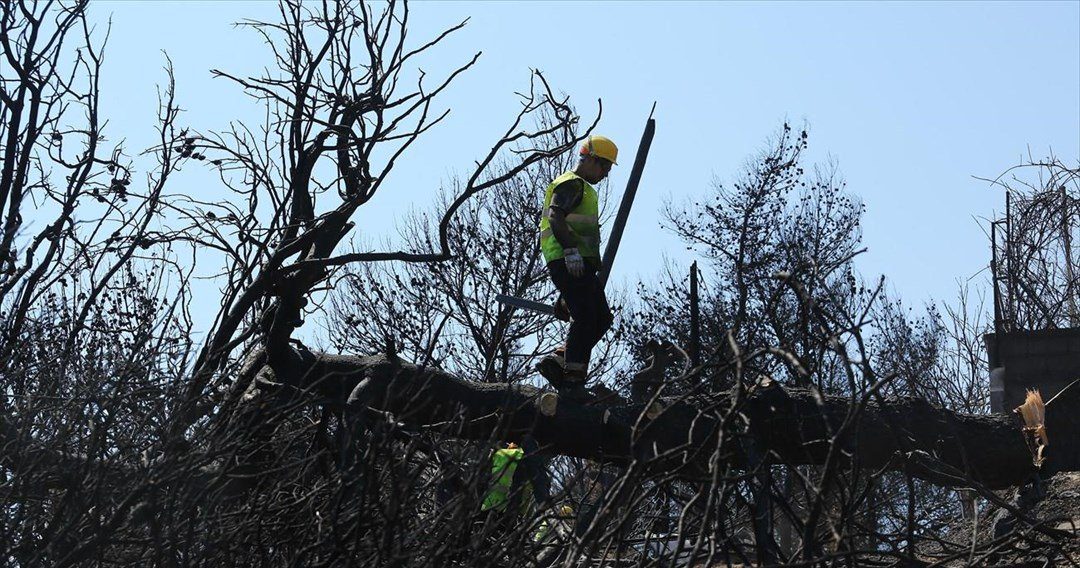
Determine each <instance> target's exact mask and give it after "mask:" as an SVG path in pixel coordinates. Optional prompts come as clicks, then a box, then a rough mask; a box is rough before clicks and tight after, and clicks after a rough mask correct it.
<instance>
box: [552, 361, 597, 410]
mask: <svg viewBox="0 0 1080 568" xmlns="http://www.w3.org/2000/svg"><path fill="white" fill-rule="evenodd" d="M587 380H588V371H587V370H586V368H585V364H584V363H565V362H564V363H563V374H562V386H560V387H557V388H558V389H559V395H560V396H563V397H564V398H567V399H568V400H574V401H577V402H581V401H584V400H586V399H588V398H589V393H588V391H586V390H585V382H586V381H587Z"/></svg>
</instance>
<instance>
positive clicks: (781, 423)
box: [297, 353, 1080, 489]
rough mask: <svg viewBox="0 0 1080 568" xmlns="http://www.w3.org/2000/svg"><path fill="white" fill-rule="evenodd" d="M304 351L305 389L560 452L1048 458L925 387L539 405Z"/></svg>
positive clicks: (1057, 467) (1072, 446) (664, 465)
mask: <svg viewBox="0 0 1080 568" xmlns="http://www.w3.org/2000/svg"><path fill="white" fill-rule="evenodd" d="M299 359H300V360H298V361H297V363H298V364H299V365H300V366H301V367H302V368H303V369H304V374H305V375H306V377H307V379H308V380H306V381H303V382H304V383H305V388H308V389H312V390H314V391H316V392H318V393H320V394H321V395H323V396H324V397H326V399H327V402H329V403H332V404H335V405H336V404H346V405H347V406H348V407H349V408H350V409H352V410H355V411H360V412H365V413H371V412H377V413H386V414H388V415H389V416H391V417H392V419H393V420H395V421H397V422H400V423H403V424H405V425H408V426H409V427H412V428H416V429H427V430H432V429H434V430H438V431H439V432H440V433H441V434H443V435H446V436H451V437H455V438H460V439H469V440H483V441H491V440H518V439H520V438H522V437H524V436H526V435H531V436H533V437H534V438H535V439H536V441H537V442H538V443H539V444H540V445H541V446H543V447H545V449H546V450H547V451H550V452H553V453H557V454H562V455H567V456H575V457H581V458H589V459H593V460H598V461H604V462H609V463H615V464H619V465H623V466H629V465H631V464H635V465H636V466H640V467H645V468H648V469H650V470H652V471H666V472H671V473H675V474H676V475H680V476H683V477H687V478H697V477H704V476H711V474H712V472H713V471H714V469H715V468H721V469H722V470H723V469H725V468H736V469H737V468H744V467H746V466H747V463H748V458H747V454H748V453H750V452H751V449H752V448H753V449H755V451H756V452H759V453H760V452H769V453H771V454H772V455H773V456H775V459H776V460H779V461H781V462H784V463H788V464H791V465H808V464H817V465H821V464H825V463H826V461H827V459H828V456H829V453H830V451H832V452H833V453H834V454H835V455H834V458H833V460H832V461H834V462H835V463H836V464H837V465H838V466H841V467H860V468H866V469H892V470H903V471H907V472H908V473H910V474H911V475H913V476H915V477H918V478H921V479H925V480H927V481H930V482H933V483H936V484H939V485H944V486H950V487H962V486H971V485H975V484H981V485H983V486H985V487H986V488H990V489H998V488H1005V487H1010V486H1014V485H1018V484H1022V483H1024V482H1025V481H1027V480H1028V479H1030V478H1031V476H1032V475H1033V474H1034V473H1036V471H1037V470H1036V468H1035V466H1034V465H1033V461H1032V455H1031V452H1030V450H1029V446H1028V443H1027V442H1026V441H1025V436H1026V435H1027V434H1025V433H1024V431H1023V430H1022V422H1021V421H1020V420H1019V419H1018V418H1017V417H1015V416H1012V415H990V416H987V415H970V414H960V413H954V412H951V411H948V410H945V409H943V408H941V407H938V406H935V405H933V404H931V403H929V402H927V401H925V400H920V399H915V398H874V397H869V396H867V397H865V398H864V399H862V400H853V399H852V398H849V397H845V396H832V395H816V394H815V393H813V392H811V391H809V390H806V389H794V388H792V389H789V388H783V387H781V386H779V385H778V384H776V383H772V384H767V385H758V386H755V387H753V388H751V389H749V390H747V391H744V392H740V391H738V390H732V391H726V392H722V393H717V394H714V395H710V396H708V397H699V398H696V399H681V400H680V399H664V398H659V399H657V400H655V401H653V405H650V404H648V403H646V404H630V403H626V402H625V401H621V400H620V401H618V402H617V403H616V404H611V405H605V404H587V403H584V404H583V403H574V402H570V401H566V400H559V401H557V404H555V405H554V408H544V406H546V405H551V403H553V402H555V401H554V400H553V399H551V398H550V395H549V396H548V398H547V399H546V400H545V401H544V402H545V405H542V404H541V400H542V398H543V397H542V396H541V395H542V394H543V393H544V392H550V391H542V390H540V389H537V388H535V387H532V386H528V385H506V384H483V383H475V382H468V381H465V380H462V379H460V378H458V377H455V376H452V375H450V374H447V373H445V372H441V371H438V370H435V369H429V368H421V367H418V366H415V365H412V364H409V363H406V362H402V361H399V360H397V359H396V358H394V357H386V356H374V357H348V356H331V355H314V354H310V353H308V354H306V355H305V356H301V357H300V358H299ZM297 370H299V369H297ZM1077 402H1080V388H1074V389H1070V391H1066V392H1064V393H1063V394H1062V396H1061V397H1059V399H1058V400H1056V401H1054V403H1053V407H1050V406H1048V407H1047V409H1046V431H1047V432H1048V433H1049V437H1050V440H1051V445H1050V446H1049V447H1048V448H1047V450H1046V452H1045V458H1046V459H1045V461H1044V462H1043V464H1042V471H1044V472H1046V473H1052V472H1056V471H1076V470H1080V442H1077V440H1078V439H1080V438H1078V436H1077V433H1080V418H1078V417H1077V415H1078V414H1080V413H1077V412H1075V409H1077V408H1080V406H1078V405H1077ZM656 403H659V404H656ZM1070 408H1071V409H1073V410H1074V411H1073V412H1070ZM650 416H652V417H651V418H650ZM837 452H838V453H837Z"/></svg>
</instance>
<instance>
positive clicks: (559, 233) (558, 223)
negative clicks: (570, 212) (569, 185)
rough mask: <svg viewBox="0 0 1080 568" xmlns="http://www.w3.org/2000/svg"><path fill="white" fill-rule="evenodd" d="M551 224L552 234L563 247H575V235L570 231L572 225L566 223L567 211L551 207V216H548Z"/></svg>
mask: <svg viewBox="0 0 1080 568" xmlns="http://www.w3.org/2000/svg"><path fill="white" fill-rule="evenodd" d="M548 224H549V225H551V234H552V235H555V240H557V241H559V244H560V245H562V248H563V249H568V248H574V246H575V243H574V236H573V235H572V234H571V233H570V225H567V224H566V213H565V212H563V210H562V209H558V208H555V207H552V208H551V217H548Z"/></svg>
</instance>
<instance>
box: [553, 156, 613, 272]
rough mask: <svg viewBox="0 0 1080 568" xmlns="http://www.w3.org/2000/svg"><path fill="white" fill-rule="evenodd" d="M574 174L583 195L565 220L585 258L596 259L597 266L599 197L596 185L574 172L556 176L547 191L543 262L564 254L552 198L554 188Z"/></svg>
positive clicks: (598, 252)
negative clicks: (554, 222)
mask: <svg viewBox="0 0 1080 568" xmlns="http://www.w3.org/2000/svg"><path fill="white" fill-rule="evenodd" d="M574 178H577V179H580V180H581V186H582V188H583V189H584V191H583V193H582V195H581V203H579V204H578V206H577V207H575V208H574V210H573V211H569V212H567V214H566V224H567V226H569V227H570V234H571V235H572V236H573V237H574V244H575V246H577V249H578V252H579V253H580V254H581V256H583V257H585V258H587V259H588V258H591V259H593V261H594V263H595V265H596V266H599V265H600V200H599V199H598V198H597V195H596V189H595V188H593V186H592V185H591V184H589V182H587V181H585V180H584V179H582V178H581V176H579V175H577V174H575V173H574V172H572V171H571V172H566V173H565V174H563V175H561V176H559V177H557V178H555V179H554V180H553V181H552V182H551V183H550V184H549V185H548V186H547V190H546V191H545V192H544V212H543V214H542V215H541V216H540V250H542V251H543V253H544V262H551V261H553V260H558V259H560V258H562V257H563V256H564V254H563V248H562V245H560V244H559V241H558V239H556V238H555V235H554V233H552V232H551V223H550V222H549V216H550V215H551V198H552V197H553V196H554V195H555V188H556V187H558V186H559V184H561V183H563V182H564V181H569V180H572V179H574Z"/></svg>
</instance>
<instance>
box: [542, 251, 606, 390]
mask: <svg viewBox="0 0 1080 568" xmlns="http://www.w3.org/2000/svg"><path fill="white" fill-rule="evenodd" d="M548 271H549V272H550V274H551V280H552V282H554V283H555V287H556V288H557V289H558V290H559V292H560V293H561V294H562V298H563V301H564V302H566V306H567V308H568V309H569V311H570V317H571V320H570V329H569V331H568V332H567V334H566V354H565V356H564V357H565V365H564V369H565V370H566V371H567V375H568V376H567V378H568V379H570V380H575V381H578V382H580V381H584V379H585V371H586V366H587V365H588V363H589V353H590V352H591V351H592V347H593V345H595V344H596V341H597V340H598V338H599V335H598V333H599V330H600V324H601V322H600V321H599V319H598V318H599V314H600V313H601V312H600V309H601V306H600V305H598V304H597V294H596V292H597V290H600V280H599V279H598V278H597V277H596V273H595V272H594V271H593V270H591V269H590V270H589V271H588V272H586V273H585V274H584V275H582V276H580V277H577V278H575V277H574V276H571V275H570V273H569V272H568V271H567V270H566V265H565V264H564V263H562V262H559V261H555V262H552V263H551V264H549V265H548ZM600 300H603V293H602V291H601V294H600ZM606 306H607V304H606V302H604V304H603V309H605V310H606Z"/></svg>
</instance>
